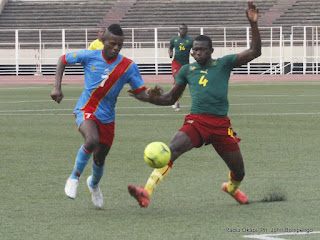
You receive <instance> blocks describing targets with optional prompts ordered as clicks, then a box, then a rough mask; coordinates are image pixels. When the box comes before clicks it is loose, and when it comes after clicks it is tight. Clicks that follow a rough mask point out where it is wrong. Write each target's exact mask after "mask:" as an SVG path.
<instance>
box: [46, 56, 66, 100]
mask: <svg viewBox="0 0 320 240" xmlns="http://www.w3.org/2000/svg"><path fill="white" fill-rule="evenodd" d="M64 70H65V64H64V62H63V61H62V56H61V57H60V58H59V60H58V63H57V69H56V75H55V83H54V88H53V90H52V92H51V94H50V96H51V98H52V100H54V101H56V102H57V103H60V102H61V100H62V99H63V97H64V95H63V93H62V90H61V82H62V76H63V73H64Z"/></svg>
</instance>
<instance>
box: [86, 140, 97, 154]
mask: <svg viewBox="0 0 320 240" xmlns="http://www.w3.org/2000/svg"><path fill="white" fill-rule="evenodd" d="M98 145H99V138H97V137H87V138H86V143H85V147H86V149H87V150H88V151H90V152H93V151H94V150H95V149H96V148H97V147H98Z"/></svg>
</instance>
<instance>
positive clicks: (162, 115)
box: [0, 110, 320, 117]
mask: <svg viewBox="0 0 320 240" xmlns="http://www.w3.org/2000/svg"><path fill="white" fill-rule="evenodd" d="M50 111H51V110H50ZM52 115H54V116H57V115H59V116H68V115H70V116H71V115H73V114H72V113H33V112H31V113H15V112H12V113H9V112H0V116H52ZM185 115H187V114H186V113H159V114H153V113H127V114H122V113H118V114H116V116H124V117H126V116H150V117H152V116H160V117H164V116H185ZM294 115H320V112H314V113H312V112H307V113H234V114H229V116H294Z"/></svg>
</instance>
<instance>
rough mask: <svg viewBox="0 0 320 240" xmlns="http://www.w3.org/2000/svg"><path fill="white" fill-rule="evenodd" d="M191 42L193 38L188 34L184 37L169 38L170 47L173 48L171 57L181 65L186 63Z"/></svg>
mask: <svg viewBox="0 0 320 240" xmlns="http://www.w3.org/2000/svg"><path fill="white" fill-rule="evenodd" d="M192 44H193V38H191V37H189V36H186V37H185V38H180V36H176V37H173V38H171V40H170V48H174V57H173V59H174V60H175V61H177V62H178V63H180V64H181V65H185V64H188V63H189V55H190V50H191V48H192Z"/></svg>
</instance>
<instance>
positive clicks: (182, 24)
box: [179, 23, 188, 28]
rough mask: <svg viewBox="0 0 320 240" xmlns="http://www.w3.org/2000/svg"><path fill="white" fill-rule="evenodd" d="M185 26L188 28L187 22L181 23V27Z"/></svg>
mask: <svg viewBox="0 0 320 240" xmlns="http://www.w3.org/2000/svg"><path fill="white" fill-rule="evenodd" d="M181 26H184V27H185V28H188V26H187V24H185V23H181V24H180V26H179V27H181Z"/></svg>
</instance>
